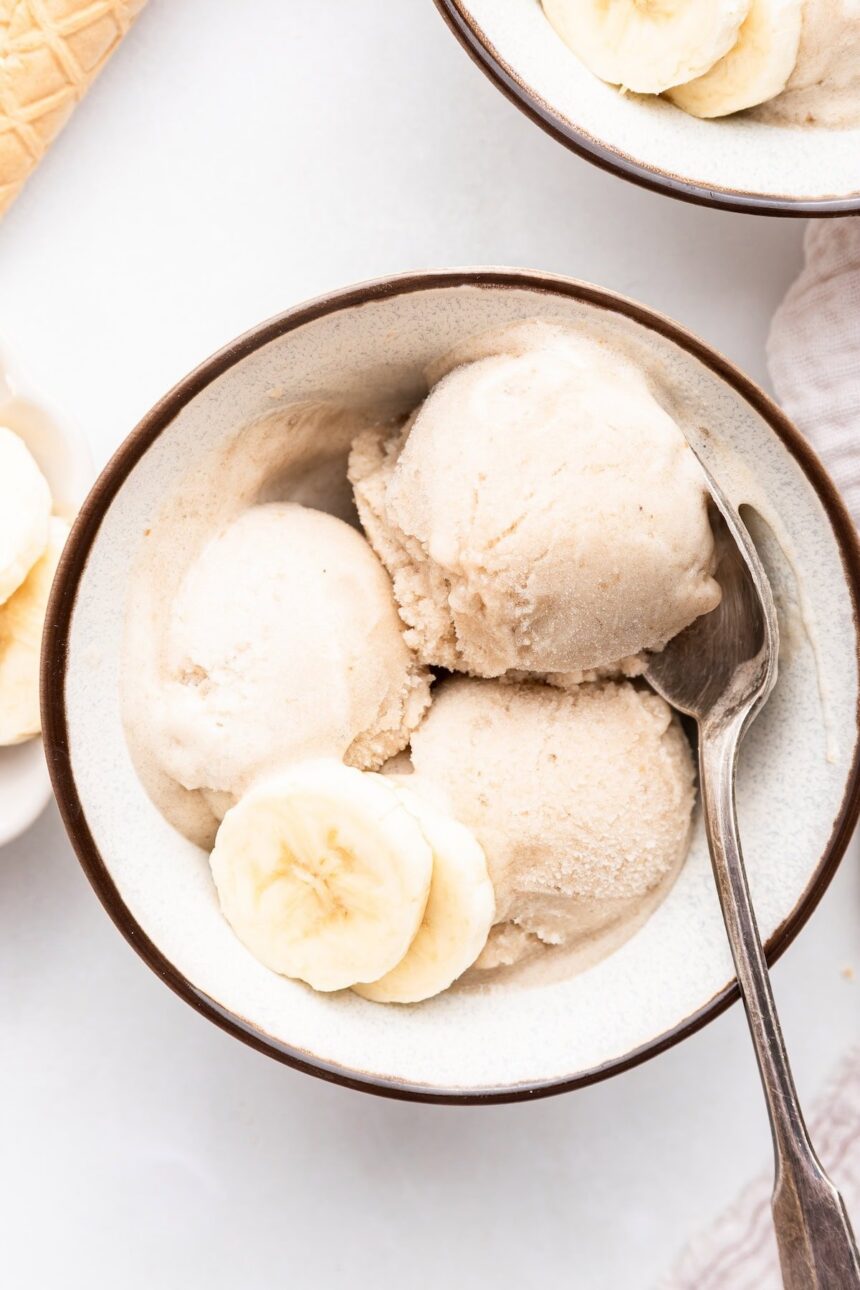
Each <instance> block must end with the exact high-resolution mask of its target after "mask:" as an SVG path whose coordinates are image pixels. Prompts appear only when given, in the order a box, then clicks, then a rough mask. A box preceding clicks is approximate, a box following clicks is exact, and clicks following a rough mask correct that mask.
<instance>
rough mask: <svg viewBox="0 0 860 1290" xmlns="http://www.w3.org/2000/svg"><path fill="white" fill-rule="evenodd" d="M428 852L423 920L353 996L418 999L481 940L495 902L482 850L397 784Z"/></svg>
mask: <svg viewBox="0 0 860 1290" xmlns="http://www.w3.org/2000/svg"><path fill="white" fill-rule="evenodd" d="M397 792H398V796H399V797H400V798H401V800H402V801H403V803H404V804H405V805H406V806H407V807H408V808H409V811H410V812H411V814H412V815H414V816H415V818H416V820H417V821H418V823H419V824H420V826H421V829H422V831H423V833H424V836H425V837H426V839H427V841H428V842H429V844H430V847H431V849H432V851H433V879H432V881H431V883H430V896H429V898H428V901H427V908H426V910H425V911H424V918H423V920H422V922H421V926H420V927H419V929H418V932H417V935H416V937H415V940H414V941H413V942H412V944H411V945H410V947H409V949H408V950H407V952H406V956H405V958H403V959H401V961H400V962H399V963H398V964H397V966H396V967H395V968H392V970H391V971H390V972H388V973H386V975H385V976H384V977H382V978H381V979H380V980H379V981H374V982H373V983H372V985H356V986H354V987H353V988H354V989H355V992H356V994H360V995H362V996H363V997H364V998H365V999H372V1000H373V1001H374V1002H375V1003H418V1002H420V1000H422V999H429V998H430V997H431V996H432V995H434V994H439V993H440V991H442V990H447V988H448V986H449V985H451V983H452V982H453V981H456V979H457V977H458V976H462V974H463V973H464V972H465V971H466V969H467V968H469V967H471V966H472V964H473V963H474V962H475V959H476V958H477V957H478V955H479V954H480V953H481V950H482V949H483V948H484V946H485V945H486V943H487V937H488V935H489V932H490V928H491V927H492V925H493V918H494V917H495V913H496V901H495V895H494V893H493V884H492V883H491V882H490V877H489V874H488V872H487V861H486V859H485V857H484V852H483V850H482V848H481V847H480V845H479V843H478V841H477V839H476V838H475V836H474V834H473V833H472V832H471V830H469V829H467V828H466V827H465V825H463V824H460V823H459V822H458V821H457V820H455V819H454V818H453V817H452V816H450V815H447V814H446V813H445V812H443V811H441V810H439V809H437V808H436V807H435V806H431V805H430V804H429V803H428V802H426V801H424V800H423V799H422V798H420V797H419V796H418V795H417V794H416V793H413V792H411V791H410V790H409V789H407V788H404V787H402V786H401V785H400V784H399V783H398V786H397Z"/></svg>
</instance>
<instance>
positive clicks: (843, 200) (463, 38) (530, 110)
mask: <svg viewBox="0 0 860 1290" xmlns="http://www.w3.org/2000/svg"><path fill="white" fill-rule="evenodd" d="M433 3H434V4H435V5H436V8H437V9H438V10H439V13H440V14H441V15H442V17H443V18H444V20H445V22H446V23H447V25H448V27H449V28H450V30H451V31H452V32H453V33H454V35H455V36H456V37H457V39H458V40H459V42H460V44H461V45H462V46H463V48H464V49H465V50H466V53H467V54H468V55H469V56H470V58H471V59H472V61H473V62H474V63H475V64H476V65H477V66H478V67H479V68H480V69H481V71H482V72H483V73H484V75H485V76H487V77H488V79H489V80H490V81H492V82H493V84H494V85H495V86H496V88H497V89H499V90H501V91H502V93H503V94H504V95H505V97H506V98H507V99H509V100H510V101H511V103H513V104H514V106H515V107H518V108H519V109H520V111H521V112H523V113H524V114H525V115H526V116H527V117H528V118H529V119H530V120H531V121H533V122H534V123H535V124H536V125H539V126H540V127H541V129H542V130H545V131H546V133H547V134H549V135H551V136H552V138H553V139H555V140H556V141H557V142H558V143H561V144H563V145H564V147H566V148H568V149H570V151H571V152H575V153H576V154H577V155H578V156H580V157H583V158H584V159H585V160H586V161H590V162H592V163H593V164H594V165H596V166H599V167H600V169H601V170H607V171H609V173H610V174H613V175H617V176H618V177H619V178H620V179H627V180H630V181H631V182H632V183H634V184H638V185H639V186H640V187H641V188H647V189H650V190H651V191H652V192H657V193H662V194H663V195H664V196H667V197H675V198H677V199H678V200H679V201H683V202H692V203H694V204H695V205H698V206H709V207H712V208H713V209H716V210H723V211H735V212H741V213H744V214H747V215H781V216H784V217H786V218H789V219H791V218H795V219H800V218H804V219H806V218H809V217H810V216H812V217H816V218H819V219H824V218H833V217H835V216H838V215H850V214H854V213H856V212H858V211H860V192H858V193H856V194H854V195H853V196H850V197H819V198H794V197H778V196H771V195H769V194H764V193H755V192H748V191H744V190H742V189H735V188H722V187H720V186H718V185H704V184H696V183H693V182H692V181H690V180H685V179H680V178H678V177H677V176H675V175H670V174H668V173H667V172H665V171H662V170H657V169H655V168H653V167H651V166H646V165H644V164H643V163H642V162H640V161H636V160H635V158H633V157H631V156H629V155H628V154H627V153H624V152H622V151H621V150H620V149H618V148H613V147H610V146H609V145H608V144H606V143H603V142H601V141H600V140H598V139H595V138H593V137H592V136H591V135H590V134H588V133H587V131H585V130H581V129H577V128H576V127H574V126H573V125H571V123H570V122H569V121H567V120H566V119H565V118H564V117H562V116H561V115H560V114H559V113H558V112H556V111H555V110H554V109H553V108H552V107H551V106H550V105H549V104H548V103H547V102H546V101H545V100H544V99H542V98H541V97H540V95H539V94H538V93H537V92H536V91H535V90H534V89H533V88H532V87H531V86H529V85H527V84H526V82H525V81H523V80H522V78H521V77H520V76H518V75H517V73H516V71H515V70H514V69H513V67H511V65H510V64H509V63H507V62H505V60H504V59H503V58H502V56H501V54H500V53H499V52H498V50H496V49H495V48H494V46H493V45H492V44H491V42H490V41H489V40H488V39H487V37H486V35H485V34H484V32H483V30H482V29H481V27H480V26H479V25H478V23H477V22H476V20H475V19H474V18H473V17H472V15H471V13H469V12H468V10H467V8H466V4H465V3H464V0H433Z"/></svg>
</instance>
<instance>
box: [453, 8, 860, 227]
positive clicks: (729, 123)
mask: <svg viewBox="0 0 860 1290" xmlns="http://www.w3.org/2000/svg"><path fill="white" fill-rule="evenodd" d="M435 3H436V5H437V7H438V8H439V10H440V11H441V13H442V14H443V16H444V17H445V19H446V21H447V22H448V25H449V26H450V28H451V30H452V31H453V32H454V33H455V35H456V36H457V37H458V38H459V40H460V41H461V43H462V44H463V45H464V46H465V48H466V50H467V51H468V52H469V53H470V54H471V56H472V58H473V59H474V60H475V62H476V63H477V64H478V66H479V67H481V68H482V69H483V71H484V72H486V74H487V75H488V76H489V77H490V79H491V80H492V81H493V82H494V83H495V84H496V85H497V86H498V87H499V89H501V90H502V92H503V93H504V94H506V95H507V96H508V98H510V99H511V100H512V101H513V102H514V103H516V104H517V106H518V107H520V108H522V110H523V111H524V112H525V113H526V115H527V116H529V117H531V119H532V120H533V121H536V122H537V124H538V125H540V126H542V127H543V128H544V129H545V130H547V131H548V132H549V133H550V134H551V135H553V136H554V137H555V138H556V139H558V140H559V141H560V142H562V143H564V144H565V145H566V146H567V147H569V148H571V149H573V151H574V152H578V153H579V154H580V155H581V156H584V157H586V158H587V159H588V160H590V161H594V162H595V163H596V164H597V165H599V166H602V167H604V169H606V170H611V171H613V172H614V173H615V174H617V175H621V176H622V177H624V178H626V179H632V180H633V181H634V182H636V183H640V184H644V185H645V186H646V187H647V188H655V189H657V190H658V191H660V192H664V193H668V194H669V195H670V196H672V197H680V198H683V199H685V200H687V201H695V202H701V203H703V204H705V205H709V206H718V207H721V208H722V209H726V210H742V211H750V212H760V213H763V214H777V215H838V214H844V213H847V212H849V211H856V210H860V129H851V130H829V129H817V128H808V127H803V128H797V127H788V126H775V125H770V124H766V123H763V122H759V121H756V120H754V119H752V118H751V117H750V115H749V114H743V113H741V114H739V115H737V116H733V117H724V118H722V120H717V121H700V120H697V119H696V118H695V117H691V116H688V115H687V114H686V113H685V112H682V111H680V109H678V108H676V107H673V106H672V104H671V103H668V102H666V101H665V100H663V99H660V98H650V97H643V96H640V95H635V94H630V95H622V94H619V92H618V91H617V89H615V88H613V87H612V86H609V85H605V84H604V83H603V82H602V81H600V80H598V78H597V77H596V76H594V75H592V73H591V72H589V71H588V69H587V68H586V67H585V66H584V65H583V64H582V63H580V61H579V59H578V58H577V57H576V56H575V54H573V53H572V51H571V50H570V49H569V48H568V47H567V46H566V45H565V44H564V42H563V41H562V40H561V38H560V37H559V36H558V35H557V34H556V32H555V30H554V29H553V28H552V27H551V25H550V23H549V22H548V21H547V19H546V17H545V15H544V12H543V9H542V8H541V5H540V0H435Z"/></svg>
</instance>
